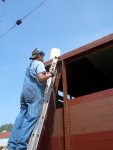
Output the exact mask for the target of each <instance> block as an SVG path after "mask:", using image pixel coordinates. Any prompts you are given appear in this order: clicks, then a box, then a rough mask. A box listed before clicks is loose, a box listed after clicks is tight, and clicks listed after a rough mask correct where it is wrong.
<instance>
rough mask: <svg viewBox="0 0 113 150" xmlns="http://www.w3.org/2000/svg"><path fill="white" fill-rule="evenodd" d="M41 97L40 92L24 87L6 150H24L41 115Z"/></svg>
mask: <svg viewBox="0 0 113 150" xmlns="http://www.w3.org/2000/svg"><path fill="white" fill-rule="evenodd" d="M42 103H43V96H42V95H41V92H40V90H37V89H36V88H32V87H30V86H26V87H25V88H24V89H23V92H22V94H21V110H20V113H19V114H18V116H17V118H16V120H15V124H14V127H13V129H12V132H11V135H10V138H9V141H8V150H26V149H27V145H28V142H29V138H30V135H31V133H32V130H33V128H34V126H35V123H36V121H37V119H38V117H39V115H40V113H41V109H42Z"/></svg>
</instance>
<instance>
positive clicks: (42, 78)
mask: <svg viewBox="0 0 113 150" xmlns="http://www.w3.org/2000/svg"><path fill="white" fill-rule="evenodd" d="M50 77H52V75H51V73H50V72H46V73H39V74H38V80H39V81H40V82H44V81H46V80H47V79H48V78H50Z"/></svg>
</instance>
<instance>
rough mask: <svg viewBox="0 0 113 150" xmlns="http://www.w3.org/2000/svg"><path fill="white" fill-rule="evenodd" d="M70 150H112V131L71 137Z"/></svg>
mask: <svg viewBox="0 0 113 150" xmlns="http://www.w3.org/2000/svg"><path fill="white" fill-rule="evenodd" d="M71 150H113V131H104V132H97V133H88V134H80V135H72V136H71Z"/></svg>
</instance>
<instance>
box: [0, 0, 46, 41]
mask: <svg viewBox="0 0 113 150" xmlns="http://www.w3.org/2000/svg"><path fill="white" fill-rule="evenodd" d="M46 1H47V0H44V1H42V2H41V3H40V4H39V5H37V6H36V7H35V8H34V9H32V10H31V11H30V12H29V13H28V14H27V15H25V16H24V17H23V18H22V19H18V20H17V21H16V23H15V25H13V26H12V27H11V28H10V29H8V30H7V31H6V32H4V33H3V34H2V35H1V36H0V39H2V38H3V37H4V36H5V35H6V34H7V33H8V32H10V31H11V30H12V29H13V28H14V27H16V26H17V25H20V24H21V23H22V21H23V20H24V19H26V18H27V17H28V16H30V15H31V14H32V13H33V12H34V11H36V10H37V9H38V8H39V7H41V6H42V5H43V4H44V3H45V2H46Z"/></svg>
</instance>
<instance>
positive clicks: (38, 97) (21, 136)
mask: <svg viewBox="0 0 113 150" xmlns="http://www.w3.org/2000/svg"><path fill="white" fill-rule="evenodd" d="M44 55H45V54H44V52H43V51H40V50H39V49H38V48H36V49H35V50H34V51H33V52H32V56H31V57H30V59H31V62H30V65H29V66H28V68H27V70H26V74H25V79H24V85H23V89H22V92H21V97H20V103H21V108H20V113H19V114H18V116H17V118H16V120H15V124H14V127H13V130H12V132H11V136H10V138H9V141H8V150H26V149H27V144H28V141H29V138H30V135H31V133H32V130H33V128H34V125H35V123H36V121H37V119H38V117H39V115H40V113H41V109H42V103H43V97H44V90H45V87H46V80H47V79H48V78H50V77H52V76H54V73H53V72H48V73H47V72H46V70H45V67H44V63H43V60H44Z"/></svg>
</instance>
